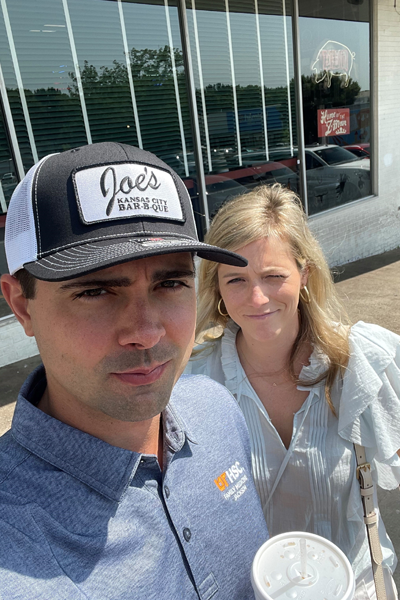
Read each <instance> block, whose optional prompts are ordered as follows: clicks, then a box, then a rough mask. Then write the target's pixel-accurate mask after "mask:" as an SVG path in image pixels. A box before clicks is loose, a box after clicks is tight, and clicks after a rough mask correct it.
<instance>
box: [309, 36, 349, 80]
mask: <svg viewBox="0 0 400 600" xmlns="http://www.w3.org/2000/svg"><path fill="white" fill-rule="evenodd" d="M355 55H356V54H355V52H351V50H349V48H348V47H347V46H345V45H344V44H341V43H340V42H333V41H332V40H329V41H328V42H326V43H325V44H324V45H323V46H322V48H321V49H320V50H319V51H318V54H317V58H316V60H315V62H314V63H313V65H312V67H311V68H312V70H313V71H314V77H315V81H316V82H317V83H320V82H321V81H324V79H325V80H326V85H327V87H331V82H332V77H341V78H342V85H343V87H347V86H348V85H349V79H350V73H351V69H352V68H353V61H354V57H355Z"/></svg>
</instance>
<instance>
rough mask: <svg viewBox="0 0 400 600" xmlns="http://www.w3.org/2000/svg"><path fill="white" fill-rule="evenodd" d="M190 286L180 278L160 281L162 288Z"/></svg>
mask: <svg viewBox="0 0 400 600" xmlns="http://www.w3.org/2000/svg"><path fill="white" fill-rule="evenodd" d="M182 286H183V287H189V286H188V285H187V284H186V283H185V282H184V281H181V280H180V279H167V280H166V281H162V282H161V283H160V287H162V288H179V287H182Z"/></svg>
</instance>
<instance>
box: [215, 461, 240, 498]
mask: <svg viewBox="0 0 400 600" xmlns="http://www.w3.org/2000/svg"><path fill="white" fill-rule="evenodd" d="M242 473H243V467H241V466H240V462H239V461H238V460H237V461H236V462H235V464H233V465H232V466H231V467H230V468H229V469H228V470H227V471H224V472H223V473H221V475H220V476H219V477H217V479H214V483H215V485H216V486H217V488H218V489H219V490H220V491H221V492H223V491H224V490H226V488H228V487H229V485H230V484H231V483H233V482H234V481H236V480H237V478H238V477H239V475H241V474H242ZM227 478H228V480H229V483H228V481H227V480H226V479H227Z"/></svg>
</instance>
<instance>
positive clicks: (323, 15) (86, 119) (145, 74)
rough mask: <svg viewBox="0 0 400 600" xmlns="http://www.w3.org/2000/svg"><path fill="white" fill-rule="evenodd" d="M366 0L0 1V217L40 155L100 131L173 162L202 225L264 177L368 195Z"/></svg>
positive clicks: (338, 193) (321, 199)
mask: <svg viewBox="0 0 400 600" xmlns="http://www.w3.org/2000/svg"><path fill="white" fill-rule="evenodd" d="M369 1H370V0H362V1H361V2H360V1H359V0H357V1H356V0H332V1H331V2H326V1H325V0H290V1H289V0H213V1H212V2H211V0H186V1H185V0H148V1H146V0H143V1H142V2H138V1H132V0H123V1H122V0H0V92H1V114H0V117H1V118H0V231H1V226H4V222H5V219H6V212H7V206H8V203H9V200H10V197H11V194H12V191H13V189H14V188H15V186H16V184H17V183H18V181H19V180H20V179H21V177H23V175H24V173H26V171H27V170H28V169H29V168H30V167H31V166H32V165H33V164H34V163H35V162H36V161H38V160H39V159H40V158H42V157H43V156H45V155H46V154H49V153H53V152H61V151H63V150H67V149H70V148H74V147H76V146H80V145H83V144H86V143H95V142H100V141H105V140H113V141H118V142H123V143H128V144H133V145H138V146H140V147H142V148H145V149H146V150H150V151H151V152H154V153H155V154H157V155H158V156H160V157H161V158H162V159H163V160H165V161H166V162H167V163H169V164H170V165H171V166H172V167H173V168H174V169H175V170H176V171H177V172H178V173H179V175H181V177H182V178H183V179H184V181H185V183H186V185H187V187H188V190H189V192H190V195H191V197H192V200H193V205H194V208H195V213H196V216H197V223H198V227H199V232H200V235H202V234H203V232H204V230H205V229H206V228H207V225H208V219H209V218H210V217H212V215H213V214H214V213H215V211H216V210H217V209H218V208H219V206H221V204H222V203H223V202H225V201H226V200H228V199H230V198H232V197H234V196H236V195H238V194H242V193H246V192H247V191H248V190H250V189H252V188H254V187H255V186H258V185H260V184H269V183H273V182H275V181H277V182H280V183H282V184H284V185H286V186H288V187H290V188H291V189H293V190H295V191H297V192H298V193H299V194H300V195H301V197H302V200H303V202H304V205H305V209H306V211H307V213H308V214H309V215H314V214H316V213H320V212H322V211H326V210H329V209H332V208H335V207H339V206H341V205H343V204H347V203H350V202H353V201H355V200H359V199H360V198H365V197H367V196H370V195H371V193H372V187H371V178H370V160H373V148H371V144H370V142H371V111H370V89H371V85H370V37H371V36H370V6H369ZM0 241H1V238H0ZM0 252H1V245H0ZM0 261H1V256H0ZM0 271H1V268H0Z"/></svg>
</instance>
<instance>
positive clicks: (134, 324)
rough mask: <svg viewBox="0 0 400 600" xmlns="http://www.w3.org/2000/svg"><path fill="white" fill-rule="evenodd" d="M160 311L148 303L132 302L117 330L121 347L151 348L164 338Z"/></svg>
mask: <svg viewBox="0 0 400 600" xmlns="http://www.w3.org/2000/svg"><path fill="white" fill-rule="evenodd" d="M165 333H166V331H165V328H164V325H163V322H162V311H161V310H160V308H159V307H157V306H152V305H151V304H150V303H148V302H133V303H131V304H130V305H129V306H128V307H127V310H126V311H125V312H124V315H123V317H122V320H121V321H120V325H119V330H118V342H119V344H120V345H121V346H128V345H129V346H136V347H137V348H138V349H143V350H145V349H148V348H153V347H154V346H156V345H157V344H158V342H159V341H160V340H161V339H162V338H163V337H164V336H165Z"/></svg>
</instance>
